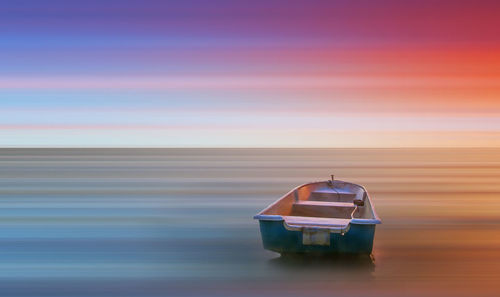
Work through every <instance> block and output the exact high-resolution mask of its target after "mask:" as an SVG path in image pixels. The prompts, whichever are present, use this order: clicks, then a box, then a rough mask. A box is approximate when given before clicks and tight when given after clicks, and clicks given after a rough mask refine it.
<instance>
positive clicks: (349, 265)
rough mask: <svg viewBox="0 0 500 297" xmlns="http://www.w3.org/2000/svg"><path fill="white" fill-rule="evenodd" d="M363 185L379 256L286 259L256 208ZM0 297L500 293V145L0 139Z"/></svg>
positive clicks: (456, 295)
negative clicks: (267, 237)
mask: <svg viewBox="0 0 500 297" xmlns="http://www.w3.org/2000/svg"><path fill="white" fill-rule="evenodd" d="M331 174H334V175H335V178H336V179H339V180H345V181H349V182H354V183H358V184H362V185H364V186H365V187H366V188H367V190H368V191H369V193H370V195H371V197H372V200H373V203H374V205H375V209H376V211H377V213H378V215H379V216H380V218H381V220H382V224H381V225H377V228H376V232H375V240H374V247H373V255H372V256H371V257H360V258H343V257H336V258H332V259H324V258H307V257H291V258H290V257H285V258H282V257H280V255H279V254H277V253H274V252H271V251H266V250H264V249H263V247H262V242H261V237H260V232H259V225H258V221H256V220H254V219H253V216H254V215H255V214H256V213H258V212H259V211H260V210H262V209H263V208H265V207H266V206H267V205H269V204H270V203H272V202H273V201H275V200H277V199H278V198H280V196H281V195H283V194H285V193H286V192H288V191H289V190H291V189H292V188H294V187H296V186H298V185H300V184H303V183H307V182H312V181H321V180H328V179H329V178H330V175H331ZM0 296H37V297H39V296H51V297H55V296H65V297H71V296H82V297H83V296H138V297H139V296H140V297H148V296H228V297H230V296H231V297H238V296H259V297H267V296H273V297H279V296H289V297H292V296H308V297H309V296H350V297H354V296H363V297H368V296H455V297H458V296H500V149H496V148H398V149H359V148H356V149H352V148H345V149H243V148H239V149H217V148H212V149H203V148H199V149H193V148H189V149H188V148H3V149H0Z"/></svg>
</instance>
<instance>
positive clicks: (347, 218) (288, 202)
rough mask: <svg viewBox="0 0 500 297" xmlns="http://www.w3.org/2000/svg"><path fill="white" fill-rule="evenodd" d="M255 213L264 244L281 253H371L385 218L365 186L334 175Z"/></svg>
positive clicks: (298, 188)
mask: <svg viewBox="0 0 500 297" xmlns="http://www.w3.org/2000/svg"><path fill="white" fill-rule="evenodd" d="M254 219H257V220H259V225H260V233H261V236H262V243H263V245H264V248H265V249H267V250H271V251H274V252H278V253H280V254H282V255H289V254H302V253H307V254H368V255H370V254H371V252H372V247H373V239H374V236H375V226H376V225H377V224H380V223H381V220H380V218H379V217H378V216H377V214H376V212H375V208H374V207H373V204H372V200H371V198H370V195H368V192H367V191H366V189H365V188H364V187H363V186H361V185H357V184H354V183H349V182H345V181H341V180H335V179H334V176H333V175H332V178H331V179H330V180H328V181H320V182H312V183H307V184H304V185H301V186H298V187H296V188H295V189H293V190H291V191H290V192H288V193H287V194H285V195H284V196H283V197H281V198H280V199H278V200H277V201H276V202H274V203H273V204H271V205H269V206H268V207H267V208H265V209H264V210H262V211H261V212H260V213H258V214H257V215H255V216H254Z"/></svg>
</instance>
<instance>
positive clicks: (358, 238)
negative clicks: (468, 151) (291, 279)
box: [259, 220, 375, 254]
mask: <svg viewBox="0 0 500 297" xmlns="http://www.w3.org/2000/svg"><path fill="white" fill-rule="evenodd" d="M259 224H260V233H261V235H262V243H263V245H264V248H265V249H267V250H271V251H274V252H278V253H281V254H287V253H321V254H371V252H372V247H373V238H374V236H375V224H352V223H351V226H350V228H349V231H348V232H346V233H345V234H344V235H342V234H340V233H330V244H329V245H310V244H303V238H302V236H303V233H302V232H301V231H292V230H287V229H286V228H285V226H284V224H283V221H270V220H269V221H268V220H259Z"/></svg>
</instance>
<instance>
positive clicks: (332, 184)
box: [330, 174, 335, 188]
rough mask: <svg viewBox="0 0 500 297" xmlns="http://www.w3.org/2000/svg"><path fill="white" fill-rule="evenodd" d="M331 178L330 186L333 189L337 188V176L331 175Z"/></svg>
mask: <svg viewBox="0 0 500 297" xmlns="http://www.w3.org/2000/svg"><path fill="white" fill-rule="evenodd" d="M330 177H331V179H330V186H331V187H332V188H335V184H334V182H335V175H333V174H332V175H330Z"/></svg>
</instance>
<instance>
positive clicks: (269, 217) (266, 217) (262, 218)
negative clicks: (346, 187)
mask: <svg viewBox="0 0 500 297" xmlns="http://www.w3.org/2000/svg"><path fill="white" fill-rule="evenodd" d="M336 181H338V182H342V183H344V184H350V185H354V186H357V187H360V188H361V189H362V190H363V191H364V192H365V194H366V197H367V198H368V201H369V202H370V206H371V209H372V213H373V217H374V218H373V219H359V218H351V219H350V222H349V224H356V225H374V224H381V223H382V221H381V220H380V217H379V216H378V215H377V212H376V211H375V206H374V205H373V203H372V199H371V197H370V194H369V193H368V191H367V190H366V188H365V187H364V186H362V185H359V184H355V183H351V182H345V181H341V180H336ZM325 182H328V181H316V182H309V183H305V184H302V185H299V186H297V187H295V188H293V189H292V190H290V191H288V192H287V193H286V194H284V195H283V196H281V198H279V199H278V200H276V201H274V202H273V203H271V204H270V205H268V206H267V207H266V208H264V209H263V210H261V211H260V212H259V213H258V214H256V215H255V216H254V217H253V218H254V219H256V220H259V221H284V220H285V219H284V218H283V216H282V215H265V214H262V213H264V212H266V211H267V210H269V209H270V208H271V207H273V206H275V205H276V204H278V203H279V202H280V201H281V200H283V199H285V198H286V197H287V196H288V195H291V194H292V193H293V192H295V191H297V190H298V189H300V188H302V187H305V186H309V185H313V184H319V183H325Z"/></svg>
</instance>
